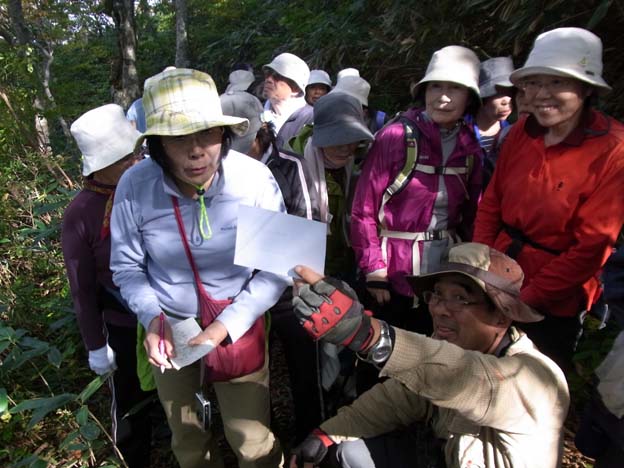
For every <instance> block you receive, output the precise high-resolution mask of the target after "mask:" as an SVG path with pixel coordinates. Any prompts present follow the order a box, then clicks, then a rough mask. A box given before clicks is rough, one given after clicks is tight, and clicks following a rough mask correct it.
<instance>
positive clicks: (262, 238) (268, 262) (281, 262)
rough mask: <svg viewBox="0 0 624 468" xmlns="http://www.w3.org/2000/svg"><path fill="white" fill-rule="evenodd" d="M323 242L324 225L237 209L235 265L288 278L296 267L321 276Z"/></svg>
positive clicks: (262, 211)
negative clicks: (300, 266) (299, 266)
mask: <svg viewBox="0 0 624 468" xmlns="http://www.w3.org/2000/svg"><path fill="white" fill-rule="evenodd" d="M326 239H327V224H325V223H321V222H319V221H312V220H309V219H306V218H300V217H299V216H293V215H289V214H286V213H278V212H275V211H270V210H265V209H263V208H257V207H254V206H245V205H240V206H239V207H238V226H237V230H236V252H235V253H234V263H235V264H236V265H241V266H246V267H249V268H255V269H258V270H263V271H269V272H271V273H275V274H278V275H283V276H291V277H296V276H297V275H296V273H295V272H294V268H295V267H296V266H297V265H306V266H309V267H310V268H312V269H313V270H315V271H318V272H319V273H323V270H324V269H325V248H326Z"/></svg>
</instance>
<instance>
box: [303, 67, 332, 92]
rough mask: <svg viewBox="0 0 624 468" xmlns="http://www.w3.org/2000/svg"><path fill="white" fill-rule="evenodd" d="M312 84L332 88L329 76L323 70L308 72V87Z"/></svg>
mask: <svg viewBox="0 0 624 468" xmlns="http://www.w3.org/2000/svg"><path fill="white" fill-rule="evenodd" d="M313 84H324V85H327V86H329V87H330V88H331V87H332V81H331V78H330V77H329V74H328V73H327V72H326V71H325V70H310V78H309V79H308V86H310V85H313Z"/></svg>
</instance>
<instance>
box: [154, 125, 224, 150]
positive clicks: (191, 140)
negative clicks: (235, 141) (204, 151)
mask: <svg viewBox="0 0 624 468" xmlns="http://www.w3.org/2000/svg"><path fill="white" fill-rule="evenodd" d="M222 136H223V127H213V128H209V129H207V130H202V131H200V132H195V133H191V134H190V135H179V136H165V137H163V138H162V142H163V145H165V146H168V147H169V148H171V149H174V150H188V149H189V148H190V147H192V146H193V145H199V146H211V145H216V144H219V143H221V138H222Z"/></svg>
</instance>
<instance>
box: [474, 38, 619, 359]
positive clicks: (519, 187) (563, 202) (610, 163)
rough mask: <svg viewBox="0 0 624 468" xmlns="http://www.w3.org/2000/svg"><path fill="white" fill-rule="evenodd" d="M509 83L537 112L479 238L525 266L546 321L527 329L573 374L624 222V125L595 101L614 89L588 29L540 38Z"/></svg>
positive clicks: (500, 170)
mask: <svg viewBox="0 0 624 468" xmlns="http://www.w3.org/2000/svg"><path fill="white" fill-rule="evenodd" d="M510 79H511V81H512V83H513V84H514V85H515V86H516V87H518V88H519V89H520V90H522V91H523V93H524V95H525V99H526V100H527V101H528V102H529V104H530V107H531V110H532V114H531V115H529V116H528V117H524V118H522V119H521V120H519V121H518V123H517V124H516V125H514V127H513V129H512V130H511V131H510V133H509V135H508V137H507V139H506V141H505V143H504V144H503V147H502V149H501V154H500V157H499V160H498V163H497V166H496V170H495V171H494V176H493V178H492V181H491V182H490V185H489V186H488V189H487V191H486V193H485V195H484V197H483V200H482V202H481V204H480V206H479V212H478V215H477V222H476V227H475V241H478V242H483V243H486V244H489V245H491V246H493V247H494V248H496V249H498V250H501V251H503V252H506V253H507V254H508V255H510V256H512V257H514V258H516V259H517V261H518V263H519V264H520V265H521V266H522V268H523V270H524V273H525V281H524V287H523V289H522V294H521V298H522V300H523V301H524V302H526V303H527V304H529V305H530V306H532V307H534V308H536V309H538V310H539V311H541V312H542V313H544V314H545V315H546V319H545V320H544V321H543V322H541V323H540V324H536V325H530V326H526V327H525V329H526V331H527V333H528V335H529V336H530V338H531V339H532V340H533V341H534V342H535V343H536V344H537V345H538V346H539V347H540V349H542V351H544V352H545V353H546V354H548V355H549V356H550V357H552V358H553V359H554V360H555V361H556V362H557V363H558V364H559V365H561V366H562V367H564V370H565V369H569V368H570V366H571V357H572V354H573V350H574V347H575V343H576V340H577V337H578V335H579V333H580V331H581V329H582V325H581V321H580V320H579V318H580V317H581V316H582V315H583V314H582V312H583V311H586V310H588V309H589V308H590V307H591V305H592V303H593V302H594V301H595V300H596V299H597V297H598V295H599V294H600V283H599V280H598V274H599V270H600V268H601V267H602V265H603V264H604V262H605V261H606V259H607V257H608V256H609V253H610V252H611V249H612V247H613V245H614V242H615V239H616V237H617V234H618V232H619V230H620V228H621V226H622V222H623V221H624V200H623V198H622V180H624V126H622V125H621V124H620V123H619V122H617V121H615V120H614V119H612V118H610V117H608V116H606V115H604V114H602V113H600V112H598V111H596V110H594V109H593V106H592V103H593V101H594V97H595V96H597V95H601V94H605V93H607V92H608V91H609V90H610V89H611V88H610V87H609V85H608V84H607V83H606V82H605V80H604V79H603V77H602V42H601V41H600V38H599V37H598V36H596V35H595V34H593V33H591V32H590V31H587V30H584V29H580V28H559V29H554V30H552V31H548V32H546V33H543V34H541V35H539V36H538V37H537V39H536V40H535V43H534V45H533V49H532V50H531V52H530V54H529V57H528V59H527V61H526V63H525V65H524V66H523V67H522V68H519V69H518V70H515V71H514V72H513V73H512V74H511V77H510Z"/></svg>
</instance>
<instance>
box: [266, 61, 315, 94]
mask: <svg viewBox="0 0 624 468" xmlns="http://www.w3.org/2000/svg"><path fill="white" fill-rule="evenodd" d="M266 68H270V69H272V70H275V71H276V72H277V73H279V74H280V75H282V76H283V77H285V78H288V79H289V80H292V81H294V82H295V84H296V85H297V86H298V87H299V89H300V90H301V92H304V91H305V87H306V85H307V84H308V79H309V78H310V68H309V67H308V64H307V63H305V62H304V61H303V60H301V59H300V58H299V57H297V56H296V55H294V54H290V53H288V52H284V53H283V54H279V55H278V56H277V57H275V58H274V59H273V60H272V61H271V63H267V64H266V65H264V66H263V67H262V69H263V70H264V69H266Z"/></svg>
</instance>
